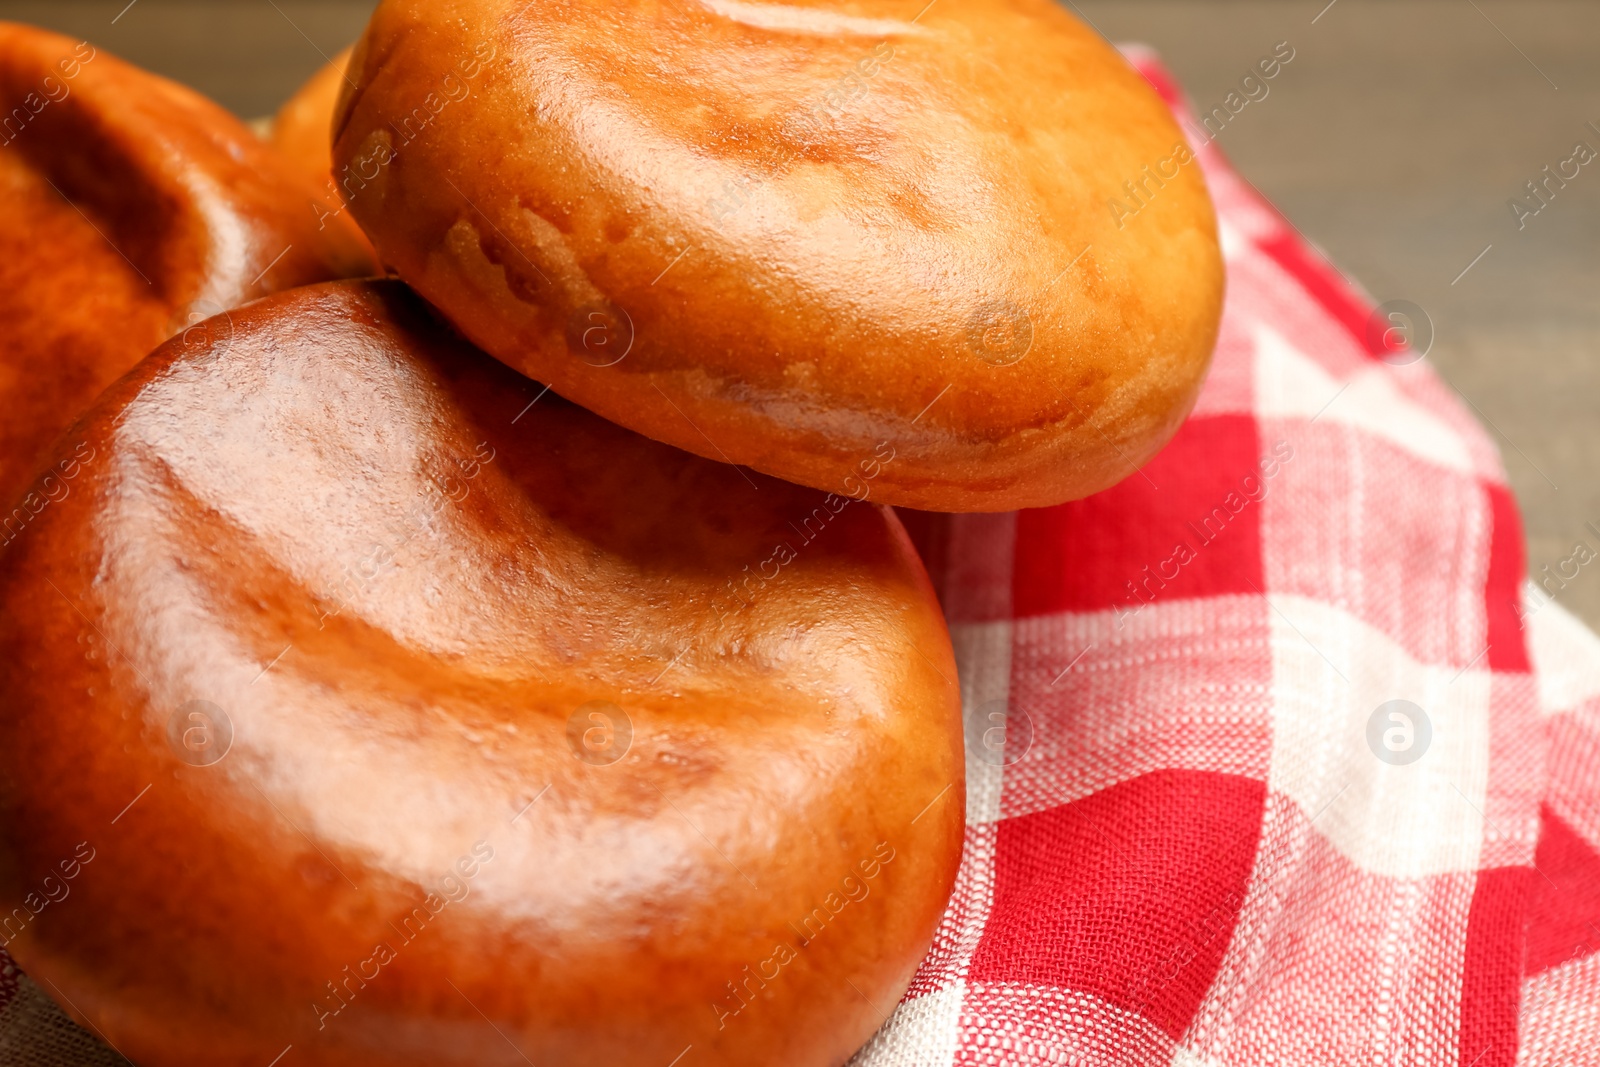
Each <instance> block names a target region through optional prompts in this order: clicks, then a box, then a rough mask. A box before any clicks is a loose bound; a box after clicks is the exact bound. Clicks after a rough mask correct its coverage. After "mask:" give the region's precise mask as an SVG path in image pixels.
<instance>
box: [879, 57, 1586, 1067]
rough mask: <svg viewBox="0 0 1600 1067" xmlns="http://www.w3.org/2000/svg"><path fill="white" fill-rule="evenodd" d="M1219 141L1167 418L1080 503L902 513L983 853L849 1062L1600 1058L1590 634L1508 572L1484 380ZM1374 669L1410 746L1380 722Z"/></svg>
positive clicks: (1512, 568)
mask: <svg viewBox="0 0 1600 1067" xmlns="http://www.w3.org/2000/svg"><path fill="white" fill-rule="evenodd" d="M1129 54H1130V58H1131V59H1132V60H1133V61H1134V63H1135V65H1136V66H1138V67H1139V68H1140V70H1141V71H1142V72H1143V73H1144V74H1145V76H1146V77H1147V78H1148V79H1149V80H1150V81H1151V82H1152V83H1153V84H1154V85H1155V86H1156V87H1157V89H1158V90H1160V91H1161V93H1162V95H1163V96H1164V97H1165V98H1166V99H1167V101H1168V102H1169V104H1171V105H1172V106H1173V107H1174V108H1177V109H1180V110H1181V108H1182V106H1183V105H1182V102H1181V100H1180V94H1179V92H1178V90H1177V88H1176V86H1175V85H1174V84H1173V82H1172V80H1171V79H1170V78H1169V77H1168V76H1167V74H1166V73H1165V71H1163V70H1162V69H1161V67H1160V66H1159V65H1158V64H1157V63H1156V62H1155V61H1154V59H1153V57H1152V56H1150V55H1149V54H1148V53H1144V52H1142V51H1140V50H1137V49H1130V50H1129ZM1186 128H1188V129H1190V130H1195V129H1197V127H1196V125H1195V124H1194V123H1192V122H1189V123H1187V124H1186ZM1198 156H1199V159H1200V165H1201V166H1202V168H1203V169H1204V172H1205V175H1206V178H1207V180H1208V182H1209V183H1210V187H1211V192H1212V195H1213V197H1214V199H1215V201H1216V205H1217V212H1218V215H1219V218H1220V222H1221V228H1222V238H1223V248H1224V253H1225V255H1226V259H1227V267H1228V297H1227V306H1226V310H1225V312H1224V316H1223V323H1222V332H1221V338H1220V341H1219V343H1218V347H1217V354H1216V362H1215V365H1214V367H1213V369H1212V372H1211V376H1210V379H1209V381H1208V383H1207V385H1206V388H1205V392H1204V394H1203V395H1202V396H1201V398H1200V401H1199V404H1198V405H1197V407H1196V409H1195V412H1194V415H1193V417H1192V418H1191V419H1190V420H1189V421H1188V423H1187V424H1186V425H1185V426H1184V428H1183V430H1182V431H1181V432H1180V433H1179V434H1178V437H1177V439H1176V440H1174V441H1173V443H1172V444H1171V445H1170V446H1169V447H1168V448H1167V449H1166V450H1165V451H1164V452H1163V453H1162V454H1161V455H1160V456H1158V457H1157V458H1156V459H1155V460H1154V461H1153V462H1152V463H1150V464H1149V465H1148V466H1147V467H1146V468H1145V469H1144V471H1143V473H1142V474H1139V475H1135V476H1133V477H1131V478H1129V479H1128V480H1126V481H1124V482H1123V483H1122V484H1121V485H1119V486H1117V487H1116V488H1114V489H1112V490H1110V491H1109V492H1105V493H1102V494H1100V495H1098V496H1095V497H1092V498H1090V499H1088V500H1082V501H1078V502H1076V503H1072V504H1065V505H1062V506H1060V507H1056V508H1049V509H1044V510H1039V511H1025V512H1020V513H1017V514H1009V515H963V516H938V517H935V516H913V517H910V518H911V520H912V521H911V525H912V526H913V528H914V530H915V532H916V535H917V537H918V541H919V544H920V545H921V546H922V547H923V549H924V552H925V554H926V555H927V557H928V561H929V565H930V570H931V571H932V573H933V574H934V579H935V582H936V583H937V584H938V585H939V586H940V589H941V595H942V597H943V600H944V605H945V610H946V613H947V615H948V617H949V620H950V624H951V629H952V631H953V634H954V639H955V647H956V657H957V662H958V664H959V667H960V671H961V687H962V694H963V698H964V703H965V707H966V714H967V717H968V731H967V736H968V739H969V746H968V747H969V752H968V762H967V773H968V794H967V797H968V815H967V820H968V825H967V838H966V856H965V862H964V865H963V868H962V872H961V877H960V883H959V886H958V888H957V891H956V897H955V900H954V901H953V902H952V904H951V906H950V909H949V912H948V914H947V915H946V917H945V920H944V923H943V926H942V927H941V929H940V931H939V934H938V936H937V939H936V941H935V944H934V948H933V951H932V953H931V954H930V955H929V957H928V959H927V960H926V962H925V963H924V964H923V966H922V970H921V972H920V973H919V974H918V976H917V979H916V982H915V985H914V986H913V988H912V990H911V992H910V993H909V994H908V995H907V997H906V999H905V1001H904V1002H903V1003H902V1004H901V1005H900V1007H899V1009H898V1011H897V1012H896V1013H895V1015H894V1017H893V1018H892V1020H891V1021H890V1023H889V1025H887V1026H886V1027H885V1028H884V1029H883V1031H882V1032H881V1033H879V1035H878V1036H877V1037H876V1038H875V1039H874V1040H873V1042H872V1043H871V1044H870V1045H869V1046H868V1047H867V1048H866V1049H864V1050H862V1052H861V1054H860V1055H859V1056H858V1057H857V1058H856V1060H855V1064H856V1067H944V1065H949V1064H962V1065H968V1064H971V1065H977V1064H1006V1065H1026V1067H1032V1065H1035V1064H1038V1065H1043V1064H1071V1065H1082V1067H1099V1065H1106V1067H1112V1065H1115V1067H1131V1065H1140V1067H1143V1065H1155V1064H1162V1065H1169V1064H1170V1065H1177V1067H1246V1065H1248V1067H1257V1065H1266V1064H1273V1065H1282V1067H1343V1065H1358V1064H1359V1065H1362V1067H1368V1065H1388V1064H1394V1065H1406V1067H1435V1065H1437V1067H1445V1065H1451V1067H1512V1065H1513V1064H1518V1063H1521V1064H1527V1065H1538V1067H1544V1065H1549V1067H1556V1065H1562V1067H1574V1065H1583V1064H1600V641H1597V640H1596V638H1595V637H1593V636H1592V635H1591V634H1590V633H1589V632H1588V631H1587V630H1585V629H1584V628H1583V626H1582V625H1581V624H1580V623H1578V622H1576V621H1575V620H1574V619H1573V618H1572V617H1571V616H1570V615H1567V614H1566V613H1564V612H1563V611H1562V610H1561V608H1560V607H1559V606H1558V605H1556V604H1554V603H1549V602H1546V600H1545V598H1544V597H1543V596H1535V595H1533V594H1532V593H1531V592H1528V591H1525V590H1523V589H1522V588H1521V584H1522V583H1521V579H1522V577H1523V568H1524V559H1523V542H1522V533H1521V529H1520V526H1519V520H1518V516H1517V511H1516V507H1515V505H1514V503H1513V501H1512V498H1511V494H1510V491H1509V490H1508V488H1507V486H1506V479H1505V474H1504V472H1503V470H1502V469H1501V466H1500V461H1499V457H1498V455H1497V452H1496V450H1495V448H1494V446H1493V444H1492V443H1491V441H1490V440H1489V438H1488V437H1487V436H1486V435H1485V433H1484V432H1483V430H1482V429H1481V428H1480V427H1479V426H1478V425H1477V423H1476V422H1475V421H1474V420H1473V419H1472V418H1471V417H1470V416H1469V415H1468V413H1467V412H1466V411H1465V410H1464V407H1463V405H1462V404H1461V403H1460V402H1459V401H1458V400H1457V399H1456V397H1455V396H1454V395H1452V393H1451V392H1450V390H1449V389H1448V388H1446V387H1445V386H1444V385H1443V383H1442V382H1441V381H1440V379H1439V378H1438V376H1437V375H1436V374H1435V373H1434V372H1433V371H1432V370H1431V369H1430V368H1429V367H1428V365H1427V364H1426V363H1421V362H1418V363H1411V364H1409V365H1404V366H1392V365H1390V363H1388V362H1385V361H1384V360H1383V359H1381V358H1379V357H1380V356H1383V355H1385V354H1389V355H1390V356H1391V358H1392V357H1393V355H1394V353H1392V352H1390V353H1386V350H1385V339H1384V338H1383V337H1382V336H1381V335H1380V336H1376V337H1373V336H1370V333H1371V332H1372V331H1370V330H1369V327H1368V322H1369V319H1370V318H1371V315H1372V307H1371V304H1370V302H1369V301H1368V300H1367V299H1366V298H1365V297H1364V296H1363V295H1362V294H1361V293H1360V292H1359V291H1357V290H1356V289H1355V288H1354V287H1353V286H1352V285H1351V284H1350V283H1349V282H1347V281H1346V280H1345V279H1343V278H1342V277H1341V276H1340V275H1339V274H1338V272H1337V271H1335V270H1334V269H1333V268H1332V267H1330V266H1329V265H1328V263H1327V262H1326V261H1325V260H1324V259H1323V258H1322V256H1320V255H1319V254H1318V253H1317V252H1316V251H1315V250H1314V249H1313V248H1311V247H1310V246H1309V245H1308V244H1307V243H1306V242H1305V241H1304V240H1303V239H1302V238H1301V237H1300V236H1299V235H1298V234H1297V233H1296V232H1295V231H1294V229H1293V228H1292V227H1291V226H1290V225H1289V224H1288V223H1287V222H1285V221H1284V219H1283V218H1282V217H1281V216H1279V215H1278V214H1277V213H1276V212H1275V211H1274V210H1273V209H1272V208H1271V207H1270V206H1269V205H1268V204H1267V203H1266V202H1265V201H1264V200H1263V199H1262V198H1261V197H1260V196H1259V195H1258V194H1257V193H1256V192H1255V191H1254V190H1253V189H1252V188H1251V187H1250V186H1248V185H1247V184H1246V183H1245V182H1243V181H1242V180H1241V179H1240V178H1239V177H1238V176H1237V175H1236V174H1235V173H1234V172H1233V171H1232V170H1231V169H1230V168H1229V166H1228V164H1227V163H1226V161H1225V160H1224V159H1223V158H1222V156H1221V154H1220V153H1219V152H1218V151H1217V150H1216V148H1215V147H1214V146H1211V145H1207V146H1204V147H1201V148H1200V149H1199V150H1198ZM1129 224H1130V225H1133V224H1134V223H1133V222H1130V223H1129ZM1524 597H1526V598H1527V599H1524ZM1390 700H1407V701H1411V702H1413V703H1414V704H1416V705H1418V706H1420V708H1421V709H1423V712H1424V714H1425V715H1426V716H1427V719H1428V723H1429V724H1430V725H1431V739H1426V741H1425V743H1426V747H1425V748H1423V747H1422V746H1423V744H1424V739H1423V732H1422V731H1420V730H1419V731H1417V732H1416V733H1415V734H1414V736H1413V738H1412V741H1413V743H1414V744H1415V745H1416V746H1417V750H1419V751H1421V752H1422V755H1421V757H1420V758H1418V759H1416V760H1415V761H1414V762H1410V763H1399V762H1391V761H1386V760H1384V759H1380V758H1379V757H1378V755H1377V754H1376V752H1377V751H1385V752H1387V751H1388V750H1386V749H1384V748H1383V747H1382V745H1381V744H1380V745H1379V746H1377V748H1375V747H1374V745H1373V744H1371V743H1369V740H1368V736H1369V721H1370V720H1371V719H1372V718H1373V715H1374V713H1375V712H1377V711H1378V709H1379V707H1380V705H1383V704H1385V703H1386V702H1388V701H1390ZM997 712H998V713H1000V714H1003V715H1006V716H1007V718H1006V719H1003V720H997V719H995V718H993V716H994V715H995V714H996V713H997ZM997 721H1003V722H1004V723H1005V726H1006V730H1007V736H1006V742H1007V744H1006V747H1005V748H1004V749H1001V750H1000V758H995V753H994V752H993V751H992V750H986V749H985V747H984V746H983V745H982V744H981V743H974V742H975V741H979V739H981V738H982V737H983V734H984V731H985V730H986V729H993V728H994V726H993V724H994V723H995V722H997ZM1388 724H1389V720H1388V719H1387V718H1386V717H1380V724H1379V736H1380V737H1381V731H1382V729H1383V728H1384V727H1386V726H1387V725H1388ZM1030 731H1031V737H1032V741H1031V746H1029V747H1027V748H1026V751H1025V753H1023V754H1021V755H1020V758H1017V751H1016V750H1017V749H1020V748H1021V747H1022V746H1021V744H1019V743H1016V742H1015V741H1014V736H1013V735H1014V734H1016V733H1019V732H1020V734H1021V735H1022V737H1023V739H1024V740H1025V739H1026V737H1027V736H1028V734H1029V733H1030ZM1403 740H1404V738H1403V736H1402V737H1398V738H1396V741H1397V742H1399V741H1403ZM986 757H988V758H986Z"/></svg>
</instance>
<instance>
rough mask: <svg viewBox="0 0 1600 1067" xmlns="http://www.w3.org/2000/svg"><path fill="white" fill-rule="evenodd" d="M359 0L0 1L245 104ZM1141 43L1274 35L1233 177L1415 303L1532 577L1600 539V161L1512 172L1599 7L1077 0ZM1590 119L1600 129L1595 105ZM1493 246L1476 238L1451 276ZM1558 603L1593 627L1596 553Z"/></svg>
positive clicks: (1583, 52)
mask: <svg viewBox="0 0 1600 1067" xmlns="http://www.w3.org/2000/svg"><path fill="white" fill-rule="evenodd" d="M943 2H944V3H947V4H952V5H959V4H960V3H961V2H962V0H943ZM371 6H372V5H371V2H370V0H319V2H308V0H134V3H133V4H132V5H128V4H127V0H48V2H45V0H0V18H6V19H16V20H20V21H26V22H32V23H36V24H39V25H44V26H50V27H54V28H58V29H60V30H62V31H64V32H68V33H72V34H75V35H79V36H83V37H87V38H89V39H90V40H92V41H93V42H95V43H96V44H97V45H103V46H104V47H106V48H108V49H110V50H112V51H113V52H116V53H118V54H120V55H122V56H123V57H125V58H127V59H130V60H132V61H134V62H136V63H139V64H142V65H144V66H146V67H149V68H151V69H153V70H156V71H159V72H161V73H163V74H166V75H168V76H170V77H174V78H177V79H179V80H182V81H185V82H187V83H189V84H191V85H194V86H195V87H197V88H199V89H201V90H202V91H204V92H206V93H209V94H210V95H211V96H213V97H215V98H216V99H218V100H220V101H221V102H222V103H223V104H225V105H226V106H228V107H230V108H232V109H234V110H235V111H237V112H238V113H240V114H242V115H245V116H258V115H265V114H268V113H270V112H271V111H272V110H273V109H274V108H275V107H276V106H277V104H278V103H279V102H280V101H281V100H282V98H283V97H284V95H285V94H287V93H288V92H290V91H291V90H292V89H293V88H294V87H295V86H296V85H297V84H299V82H300V81H301V80H302V79H303V78H305V77H306V76H307V75H309V74H310V73H311V72H312V71H313V70H315V69H316V67H317V66H318V65H319V64H320V63H321V62H322V60H323V57H324V56H326V55H332V54H333V53H334V52H336V51H337V50H338V49H340V48H342V47H343V46H344V45H346V44H348V43H349V42H350V41H351V40H353V39H354V38H355V37H356V35H357V34H358V33H359V32H360V30H361V27H362V25H363V24H364V22H365V20H366V16H367V13H368V12H369V11H370V9H371ZM1072 6H1075V7H1076V8H1077V10H1078V11H1079V13H1080V14H1081V15H1083V16H1084V17H1085V18H1086V19H1088V20H1089V21H1090V22H1092V23H1093V24H1094V25H1095V26H1096V27H1097V28H1098V29H1099V30H1100V31H1101V32H1102V33H1104V34H1105V35H1106V36H1107V37H1109V38H1111V39H1112V40H1115V41H1129V40H1142V41H1145V42H1148V43H1149V44H1152V45H1154V46H1155V47H1156V48H1157V49H1158V50H1160V52H1161V53H1162V54H1163V55H1164V57H1165V58H1166V60H1167V62H1168V63H1169V64H1170V65H1171V67H1172V68H1173V70H1174V71H1175V72H1176V73H1177V74H1178V76H1179V77H1180V78H1181V79H1182V80H1183V82H1184V84H1185V85H1186V87H1187V88H1188V90H1189V92H1190V94H1191V95H1192V96H1193V98H1194V99H1195V101H1196V103H1198V104H1200V105H1202V106H1209V105H1210V104H1213V103H1217V102H1219V101H1220V100H1221V99H1222V97H1223V96H1224V95H1226V94H1227V92H1228V91H1229V90H1230V89H1231V88H1232V87H1233V86H1234V84H1235V83H1236V82H1237V80H1238V79H1239V78H1240V77H1241V76H1242V75H1243V74H1244V73H1245V72H1246V71H1247V70H1248V69H1249V68H1250V66H1251V65H1252V64H1253V63H1254V61H1255V59H1256V58H1257V57H1258V56H1260V55H1263V54H1265V53H1267V52H1269V51H1270V50H1271V49H1272V47H1273V46H1274V45H1275V44H1276V43H1277V42H1279V41H1288V42H1290V44H1291V45H1292V46H1293V47H1294V49H1295V52H1296V57H1295V60H1294V62H1293V63H1292V64H1291V65H1290V66H1288V67H1287V68H1285V70H1284V72H1283V73H1282V74H1281V75H1280V76H1279V77H1278V78H1277V79H1276V80H1275V81H1274V82H1273V83H1272V84H1271V92H1270V94H1269V95H1268V96H1267V97H1266V98H1265V99H1263V100H1260V101H1258V102H1255V103H1252V104H1251V105H1249V106H1248V107H1247V108H1246V110H1245V111H1243V112H1241V113H1240V115H1239V116H1238V118H1236V119H1235V120H1234V121H1233V122H1232V123H1231V124H1229V125H1228V127H1227V128H1226V129H1225V131H1224V132H1223V134H1222V136H1221V138H1220V144H1221V145H1222V146H1223V148H1224V149H1225V150H1226V151H1227V152H1228V153H1229V155H1230V156H1231V157H1232V159H1233V160H1234V162H1235V163H1236V164H1237V165H1238V167H1239V169H1240V170H1241V171H1242V172H1243V173H1244V175H1245V176H1246V177H1247V178H1249V179H1250V180H1251V181H1252V182H1254V183H1255V184H1256V185H1257V186H1259V187H1260V188H1261V190H1262V191H1263V192H1264V193H1266V194H1267V196H1268V197H1270V198H1271V199H1272V200H1273V201H1274V202H1275V203H1276V204H1277V205H1278V206H1279V207H1280V208H1282V209H1283V211H1284V213H1285V214H1286V215H1288V217H1289V218H1290V219H1291V220H1293V221H1294V223H1295V224H1296V225H1297V226H1299V228H1300V229H1301V230H1302V231H1303V232H1304V233H1305V234H1307V235H1308V236H1309V237H1311V238H1312V239H1313V240H1314V241H1316V242H1317V243H1318V244H1319V245H1321V246H1322V247H1323V248H1325V249H1327V250H1328V252H1329V253H1331V254H1332V256H1333V258H1334V260H1335V261H1336V262H1337V263H1338V264H1339V265H1340V266H1341V267H1342V268H1343V269H1344V270H1345V271H1346V272H1347V273H1348V274H1350V275H1351V276H1352V277H1353V278H1355V279H1357V280H1359V281H1360V282H1361V283H1362V284H1363V285H1365V286H1366V288H1367V289H1368V290H1369V291H1370V292H1372V293H1373V294H1374V295H1375V296H1376V297H1377V298H1378V299H1379V300H1392V299H1405V300H1410V301H1412V302H1414V303H1415V304H1417V305H1420V306H1421V307H1422V308H1424V309H1425V310H1426V311H1427V313H1428V315H1429V317H1430V318H1431V320H1432V322H1433V326H1434V329H1435V332H1436V340H1435V343H1434V346H1433V349H1432V352H1431V354H1430V356H1429V358H1430V359H1432V360H1433V361H1434V362H1435V364H1436V365H1437V366H1438V367H1439V369H1440V370H1441V371H1442V372H1443V373H1444V375H1445V377H1446V378H1447V379H1448V380H1449V382H1450V383H1451V385H1453V386H1454V387H1455V388H1456V389H1457V390H1458V391H1459V392H1460V394H1461V395H1462V396H1463V397H1465V398H1466V399H1467V401H1468V402H1469V403H1471V404H1472V405H1473V406H1474V407H1476V408H1477V409H1478V411H1479V412H1480V413H1481V417H1482V418H1483V419H1484V421H1485V422H1486V423H1488V424H1489V425H1490V426H1491V427H1492V428H1493V432H1494V433H1495V434H1496V435H1497V436H1498V438H1499V441H1500V445H1501V449H1502V452H1503V453H1504V455H1505V462H1506V467H1507V469H1508V470H1509V472H1510V476H1511V480H1512V483H1513V485H1514V486H1515V488H1516V491H1517V495H1518V497H1519V499H1520V500H1521V502H1522V506H1523V510H1524V515H1525V519H1526V523H1527V527H1528V536H1529V555H1530V569H1531V570H1532V571H1533V572H1534V573H1535V574H1536V575H1537V574H1539V573H1540V569H1541V568H1542V567H1544V566H1546V565H1551V566H1553V565H1554V564H1556V563H1557V562H1558V561H1559V560H1562V559H1564V558H1566V557H1568V556H1569V555H1571V553H1572V550H1573V546H1574V544H1575V543H1576V542H1578V541H1585V542H1587V543H1588V545H1589V546H1590V547H1591V548H1593V549H1595V550H1596V551H1600V534H1597V533H1595V532H1594V530H1591V529H1589V528H1588V525H1587V524H1589V523H1591V522H1593V523H1594V524H1595V527H1596V529H1600V474H1597V472H1596V467H1597V463H1600V360H1597V359H1596V358H1595V353H1596V352H1597V351H1600V300H1597V299H1596V297H1597V296H1600V166H1591V167H1585V168H1584V169H1583V170H1582V171H1581V173H1580V176H1579V177H1578V178H1577V179H1575V180H1574V181H1572V182H1571V183H1570V184H1569V185H1568V186H1567V187H1566V188H1565V189H1563V190H1561V191H1560V193H1559V195H1558V197H1557V198H1556V199H1554V200H1553V201H1552V202H1551V203H1550V205H1549V206H1548V207H1547V208H1545V209H1544V210H1543V211H1541V212H1540V213H1539V215H1538V216H1537V217H1534V218H1530V219H1526V220H1524V221H1525V223H1526V225H1525V226H1524V227H1523V228H1522V229H1520V230H1519V229H1518V226H1517V222H1516V219H1515V218H1514V217H1513V215H1512V213H1511V212H1510V210H1509V209H1508V207H1507V201H1508V199H1509V198H1510V197H1512V196H1513V195H1515V194H1517V193H1518V192H1519V190H1520V189H1521V187H1522V185H1523V183H1524V182H1526V181H1528V180H1529V179H1532V178H1534V177H1535V176H1537V175H1539V173H1540V171H1541V169H1542V168H1543V167H1544V166H1545V165H1546V164H1550V165H1552V166H1554V165H1555V164H1556V163H1557V162H1559V161H1561V160H1564V159H1566V158H1567V157H1568V156H1569V155H1570V154H1571V151H1572V146H1573V144H1574V142H1575V141H1579V140H1583V141H1587V142H1588V143H1589V144H1590V145H1592V146H1594V147H1595V148H1596V149H1600V129H1597V128H1596V127H1600V63H1597V62H1595V58H1594V54H1595V50H1596V47H1597V45H1600V5H1595V4H1589V3H1581V2H1575V0H1568V2H1552V0H1530V2H1521V3H1516V4H1511V3H1507V2H1505V0H1389V2H1384V0H1334V3H1333V4H1332V5H1328V4H1327V0H1248V2H1226V0H1078V3H1076V4H1074V5H1072ZM1590 122H1593V123H1595V126H1594V127H1591V126H1589V125H1588V123H1590ZM1485 247H1488V248H1489V251H1488V252H1487V254H1485V255H1483V258H1482V259H1480V260H1478V261H1477V262H1476V264H1475V265H1473V266H1472V267H1471V269H1470V270H1468V271H1467V272H1466V274H1465V275H1464V276H1460V277H1459V278H1458V275H1461V272H1462V271H1463V269H1464V268H1466V267H1467V266H1468V265H1469V263H1472V262H1473V260H1474V257H1476V256H1478V255H1479V253H1480V252H1482V251H1483V250H1484V249H1485ZM1559 599H1560V601H1561V602H1562V603H1563V604H1565V605H1566V606H1567V607H1569V608H1571V609H1572V610H1574V611H1576V612H1577V613H1578V614H1580V615H1581V616H1583V617H1584V618H1586V619H1587V620H1588V621H1589V623H1590V624H1591V625H1595V626H1597V627H1600V566H1591V567H1587V568H1584V569H1583V570H1582V571H1580V572H1579V575H1578V577H1577V578H1576V579H1574V580H1572V581H1571V582H1570V583H1568V585H1567V586H1566V588H1564V589H1563V590H1561V592H1560V594H1559Z"/></svg>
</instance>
